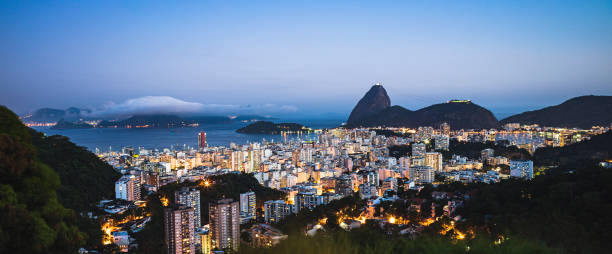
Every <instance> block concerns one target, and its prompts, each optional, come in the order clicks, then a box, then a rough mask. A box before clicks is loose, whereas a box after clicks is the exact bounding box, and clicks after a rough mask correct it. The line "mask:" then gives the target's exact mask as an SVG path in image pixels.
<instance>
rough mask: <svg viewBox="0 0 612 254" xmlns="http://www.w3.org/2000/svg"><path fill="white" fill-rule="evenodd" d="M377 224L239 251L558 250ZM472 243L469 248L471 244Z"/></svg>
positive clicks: (292, 237) (270, 253) (248, 253)
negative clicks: (392, 230) (408, 233)
mask: <svg viewBox="0 0 612 254" xmlns="http://www.w3.org/2000/svg"><path fill="white" fill-rule="evenodd" d="M377 231H378V230H377V225H374V227H366V228H363V229H357V230H353V231H351V232H343V231H338V230H334V231H328V232H323V233H319V234H317V235H316V236H314V237H307V236H303V235H290V236H289V238H288V239H287V240H285V241H283V242H281V243H280V244H278V245H277V246H275V247H273V248H269V249H253V248H250V247H247V246H241V249H240V250H239V251H238V253H243V254H251V253H258V254H260V253H262V254H277V253H278V254H280V253H293V254H311V253H312V254H315V253H316V254H327V253H329V254H369V253H372V254H374V253H376V254H391V253H431V254H433V253H505V254H512V253H556V252H555V250H553V249H550V248H548V247H546V246H545V245H543V244H542V243H538V242H534V241H531V240H526V239H525V238H520V237H512V238H511V239H510V240H507V241H505V242H504V243H502V244H500V245H494V244H493V239H490V238H486V237H477V238H475V239H471V240H469V241H459V242H456V241H454V240H451V239H448V238H446V237H443V236H425V237H420V238H418V239H415V240H412V239H410V238H408V237H405V236H397V235H391V236H390V235H386V234H384V233H382V232H377ZM468 246H469V247H468Z"/></svg>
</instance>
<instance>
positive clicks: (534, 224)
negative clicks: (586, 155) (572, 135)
mask: <svg viewBox="0 0 612 254" xmlns="http://www.w3.org/2000/svg"><path fill="white" fill-rule="evenodd" d="M610 182H612V171H610V170H608V169H602V168H596V167H593V168H590V167H589V168H582V169H572V170H567V169H560V168H557V169H550V170H548V171H546V175H541V176H538V177H536V178H535V179H534V180H533V181H520V180H508V181H502V182H501V183H498V184H490V185H487V184H475V185H472V186H468V187H467V190H468V191H469V192H470V193H473V195H472V198H471V199H470V200H469V201H468V202H467V203H466V205H465V208H464V209H462V210H461V211H460V212H459V213H460V214H462V215H463V216H465V218H466V219H468V221H469V222H470V224H472V225H474V226H478V227H485V228H486V229H487V230H489V231H490V232H491V233H492V234H500V235H501V234H507V233H510V234H520V235H522V236H524V237H527V238H530V239H538V240H542V241H545V242H546V243H548V244H549V245H550V246H554V247H558V248H561V249H563V250H565V252H567V253H604V252H607V251H608V250H609V249H610V248H611V247H612V243H611V242H610V239H612V233H611V232H610V230H609V229H610V228H611V227H612V184H610Z"/></svg>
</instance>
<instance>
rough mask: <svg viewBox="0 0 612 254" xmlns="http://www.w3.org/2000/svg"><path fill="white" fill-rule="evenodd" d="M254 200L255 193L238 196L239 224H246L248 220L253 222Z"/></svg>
mask: <svg viewBox="0 0 612 254" xmlns="http://www.w3.org/2000/svg"><path fill="white" fill-rule="evenodd" d="M255 209H256V199H255V192H252V191H250V192H246V193H241V194H240V223H241V224H242V223H246V222H248V221H249V220H255V216H256V214H255Z"/></svg>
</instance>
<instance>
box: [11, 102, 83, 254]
mask: <svg viewBox="0 0 612 254" xmlns="http://www.w3.org/2000/svg"><path fill="white" fill-rule="evenodd" d="M0 175H2V177H1V178H0V252H1V253H15V252H20V253H75V252H76V250H77V249H78V248H79V247H80V246H82V245H83V244H84V243H85V239H86V237H87V236H86V235H85V234H83V233H81V232H80V231H79V230H78V228H77V226H76V215H75V212H74V211H72V210H70V209H67V208H64V206H62V205H61V204H60V203H59V202H58V198H57V190H58V188H59V187H60V186H61V185H60V177H59V176H58V174H57V173H56V172H54V171H53V169H51V168H50V167H49V166H48V165H46V164H44V163H43V162H42V161H41V160H40V159H39V158H38V155H37V152H36V149H35V147H34V145H33V144H32V137H31V136H30V131H29V130H28V128H27V127H25V126H24V125H23V124H22V123H21V121H20V120H19V118H18V117H17V115H15V114H14V113H13V112H11V111H10V110H9V109H7V108H6V107H4V106H0Z"/></svg>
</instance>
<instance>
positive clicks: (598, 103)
mask: <svg viewBox="0 0 612 254" xmlns="http://www.w3.org/2000/svg"><path fill="white" fill-rule="evenodd" d="M390 102H391V100H390V99H389V96H388V95H387V91H385V89H384V87H383V86H382V85H379V84H377V85H374V86H372V88H370V90H369V91H368V92H367V93H366V94H365V96H364V97H363V98H362V99H361V100H359V102H358V103H357V105H356V106H355V108H354V109H353V111H352V112H351V114H350V116H349V119H348V121H347V124H346V127H349V128H353V127H375V126H388V127H408V128H416V127H419V126H434V127H435V126H439V125H440V124H442V123H448V124H449V125H450V126H451V128H453V129H490V128H497V127H499V126H500V125H501V124H505V123H521V124H539V125H540V126H551V127H579V128H591V126H595V125H598V126H608V125H610V123H612V96H592V95H591V96H582V97H576V98H573V99H570V100H568V101H566V102H564V103H562V104H560V105H557V106H552V107H547V108H544V109H540V110H534V111H528V112H525V113H521V114H518V115H513V116H510V117H508V118H506V119H503V120H502V121H501V122H500V121H498V120H497V119H496V118H495V116H494V115H493V114H492V113H491V111H489V110H488V109H486V108H484V107H481V106H479V105H477V104H475V103H473V102H471V101H469V100H451V101H448V102H446V103H440V104H435V105H431V106H429V107H425V108H422V109H419V110H416V111H412V110H409V109H406V108H404V107H402V106H397V105H396V106H390V105H391V103H390Z"/></svg>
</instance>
